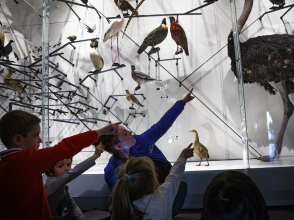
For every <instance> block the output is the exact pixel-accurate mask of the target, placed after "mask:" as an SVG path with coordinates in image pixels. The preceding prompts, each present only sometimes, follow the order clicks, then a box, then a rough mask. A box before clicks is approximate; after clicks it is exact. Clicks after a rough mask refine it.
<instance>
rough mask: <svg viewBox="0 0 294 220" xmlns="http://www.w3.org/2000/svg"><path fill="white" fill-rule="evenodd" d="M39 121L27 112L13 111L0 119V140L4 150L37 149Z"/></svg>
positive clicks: (39, 140) (39, 141)
mask: <svg viewBox="0 0 294 220" xmlns="http://www.w3.org/2000/svg"><path fill="white" fill-rule="evenodd" d="M40 122H41V120H40V119H39V118H38V117H37V116H35V115H33V114H31V113H28V112H25V111H21V110H13V111H11V112H7V113H6V114H5V115H4V116H3V117H2V118H1V119H0V138H1V141H2V143H3V144H4V145H5V147H6V148H8V149H9V148H12V147H20V148H22V149H38V147H39V143H41V142H42V140H41V138H40V137H39V133H40V125H39V123H40Z"/></svg>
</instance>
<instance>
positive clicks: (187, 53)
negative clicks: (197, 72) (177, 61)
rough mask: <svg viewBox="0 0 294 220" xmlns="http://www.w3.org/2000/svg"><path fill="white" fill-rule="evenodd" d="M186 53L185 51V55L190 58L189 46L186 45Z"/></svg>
mask: <svg viewBox="0 0 294 220" xmlns="http://www.w3.org/2000/svg"><path fill="white" fill-rule="evenodd" d="M183 49H184V51H185V54H186V55H187V56H189V50H188V46H187V45H186V46H185V47H183Z"/></svg>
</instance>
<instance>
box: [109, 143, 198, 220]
mask: <svg viewBox="0 0 294 220" xmlns="http://www.w3.org/2000/svg"><path fill="white" fill-rule="evenodd" d="M191 146H192V144H190V145H189V146H188V147H187V148H185V149H184V150H183V151H182V152H181V154H180V157H179V158H178V160H177V162H176V163H175V164H174V165H173V167H172V168H171V170H170V173H169V175H168V176H167V177H166V179H165V181H164V183H163V184H161V185H159V183H158V181H157V177H156V172H155V166H154V163H153V162H152V160H151V159H150V158H148V157H145V156H144V157H132V158H130V159H129V160H128V161H127V162H126V164H125V165H123V166H122V167H121V168H120V171H119V174H118V182H117V183H116V185H115V186H114V188H113V191H112V220H129V219H136V220H143V219H149V220H154V219H158V220H171V219H172V207H173V202H174V199H175V196H176V193H177V191H178V188H179V184H180V182H181V180H182V178H183V175H184V171H185V164H186V160H187V158H190V157H193V148H191Z"/></svg>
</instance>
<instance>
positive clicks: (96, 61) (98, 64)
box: [90, 39, 104, 71]
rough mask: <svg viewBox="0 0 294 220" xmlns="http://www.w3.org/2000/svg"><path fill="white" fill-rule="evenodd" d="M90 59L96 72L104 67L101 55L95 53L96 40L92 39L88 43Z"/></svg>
mask: <svg viewBox="0 0 294 220" xmlns="http://www.w3.org/2000/svg"><path fill="white" fill-rule="evenodd" d="M90 47H91V50H90V59H91V62H92V64H93V66H94V67H95V69H96V70H98V71H100V70H101V69H102V68H103V66H104V60H103V58H102V56H101V54H100V53H99V52H98V51H97V47H98V40H97V39H92V40H91V43H90Z"/></svg>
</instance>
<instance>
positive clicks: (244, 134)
mask: <svg viewBox="0 0 294 220" xmlns="http://www.w3.org/2000/svg"><path fill="white" fill-rule="evenodd" d="M230 3H231V15H232V26H233V38H234V48H235V59H236V71H237V78H238V91H239V104H240V119H241V135H242V145H243V161H244V168H245V169H249V168H250V164H249V149H248V134H247V124H246V123H247V121H246V108H245V97H244V81H243V71H242V60H241V50H240V40H239V30H238V21H237V12H236V2H235V0H230ZM240 31H241V30H240Z"/></svg>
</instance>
